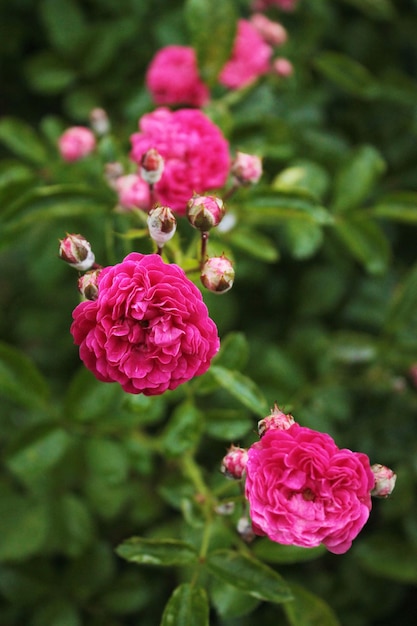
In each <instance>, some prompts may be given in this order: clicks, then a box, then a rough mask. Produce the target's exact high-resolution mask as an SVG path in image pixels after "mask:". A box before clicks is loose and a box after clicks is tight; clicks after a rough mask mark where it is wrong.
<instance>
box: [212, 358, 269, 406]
mask: <svg viewBox="0 0 417 626" xmlns="http://www.w3.org/2000/svg"><path fill="white" fill-rule="evenodd" d="M210 374H211V375H212V376H213V377H214V379H215V380H216V382H217V383H218V384H219V385H220V387H222V388H223V389H225V390H226V391H228V392H229V393H230V394H231V395H232V396H234V397H235V398H236V399H237V400H239V402H241V403H242V404H243V405H244V406H246V407H247V408H248V409H250V410H251V411H253V412H254V413H255V414H256V415H260V416H261V417H265V415H267V414H268V405H267V402H266V400H265V398H264V396H263V394H262V392H261V391H260V389H259V388H258V386H257V385H256V384H255V383H254V382H253V380H251V379H250V378H248V377H247V376H244V375H243V374H241V373H240V372H237V371H233V370H228V369H226V368H224V367H221V366H219V365H212V366H211V368H210Z"/></svg>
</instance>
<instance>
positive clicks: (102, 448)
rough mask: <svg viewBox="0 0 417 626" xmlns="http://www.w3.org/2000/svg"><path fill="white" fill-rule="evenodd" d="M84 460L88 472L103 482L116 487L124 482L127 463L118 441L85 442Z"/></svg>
mask: <svg viewBox="0 0 417 626" xmlns="http://www.w3.org/2000/svg"><path fill="white" fill-rule="evenodd" d="M85 458H86V462H87V467H88V469H89V470H90V472H91V473H93V474H96V475H97V476H99V477H100V478H101V479H102V480H103V481H104V482H106V483H108V484H111V485H117V484H119V483H122V482H124V481H125V480H126V478H127V475H128V471H129V462H128V458H127V454H126V451H125V449H124V447H123V445H122V444H121V443H119V442H118V441H111V440H109V439H98V438H95V439H89V440H88V441H87V442H86V447H85Z"/></svg>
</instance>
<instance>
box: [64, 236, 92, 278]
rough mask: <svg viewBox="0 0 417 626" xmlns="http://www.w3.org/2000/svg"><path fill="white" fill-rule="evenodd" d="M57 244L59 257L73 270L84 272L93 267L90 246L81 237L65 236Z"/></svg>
mask: <svg viewBox="0 0 417 626" xmlns="http://www.w3.org/2000/svg"><path fill="white" fill-rule="evenodd" d="M59 243H60V245H59V257H60V258H61V259H62V260H63V261H65V262H66V263H68V265H71V267H73V268H74V269H76V270H79V271H80V272H85V271H87V270H89V269H90V268H91V267H92V266H93V265H94V261H95V257H94V253H93V251H92V250H91V245H90V243H89V242H88V241H87V239H85V237H83V236H82V235H74V234H72V235H68V234H67V236H66V237H65V238H64V239H60V240H59Z"/></svg>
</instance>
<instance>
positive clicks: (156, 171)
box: [140, 148, 164, 185]
mask: <svg viewBox="0 0 417 626" xmlns="http://www.w3.org/2000/svg"><path fill="white" fill-rule="evenodd" d="M163 171H164V159H163V158H162V157H161V155H160V154H159V152H158V150H156V149H155V148H149V150H147V151H146V152H145V154H143V155H142V158H141V161H140V175H141V176H142V178H143V180H144V181H145V182H147V183H148V185H154V184H155V183H157V182H158V181H160V180H161V176H162V173H163Z"/></svg>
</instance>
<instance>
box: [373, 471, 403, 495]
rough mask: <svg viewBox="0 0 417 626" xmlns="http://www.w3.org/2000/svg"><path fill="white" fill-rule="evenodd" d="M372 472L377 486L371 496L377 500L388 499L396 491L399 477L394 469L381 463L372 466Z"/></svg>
mask: <svg viewBox="0 0 417 626" xmlns="http://www.w3.org/2000/svg"><path fill="white" fill-rule="evenodd" d="M371 470H372V471H373V473H374V476H375V486H374V488H373V489H372V491H371V495H372V496H376V497H377V498H387V497H388V496H389V495H391V493H392V492H393V490H394V487H395V481H396V480H397V475H396V474H394V472H393V471H392V469H390V468H389V467H386V466H385V465H380V464H379V463H375V465H372V466H371Z"/></svg>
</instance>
